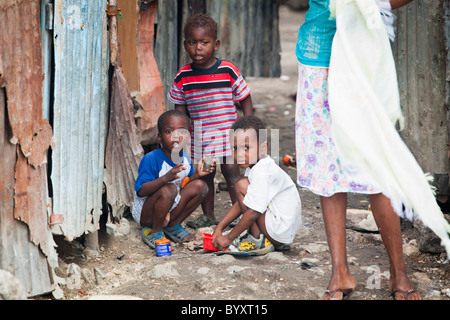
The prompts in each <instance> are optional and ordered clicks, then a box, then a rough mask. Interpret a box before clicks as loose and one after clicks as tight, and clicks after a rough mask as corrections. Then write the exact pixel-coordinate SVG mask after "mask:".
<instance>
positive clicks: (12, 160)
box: [0, 88, 57, 296]
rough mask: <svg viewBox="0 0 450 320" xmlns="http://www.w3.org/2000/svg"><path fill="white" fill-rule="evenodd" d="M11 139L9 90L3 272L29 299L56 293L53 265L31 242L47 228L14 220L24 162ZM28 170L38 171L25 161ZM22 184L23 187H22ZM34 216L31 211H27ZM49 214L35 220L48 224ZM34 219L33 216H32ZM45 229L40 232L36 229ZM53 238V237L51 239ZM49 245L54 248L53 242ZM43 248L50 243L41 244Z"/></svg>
mask: <svg viewBox="0 0 450 320" xmlns="http://www.w3.org/2000/svg"><path fill="white" fill-rule="evenodd" d="M10 138H11V128H10V126H9V121H8V119H7V115H6V95H5V89H3V88H0V150H1V157H0V202H1V205H0V269H3V270H6V271H9V272H11V273H12V274H13V275H14V276H15V277H16V278H17V279H18V280H19V281H20V282H21V283H22V284H23V285H24V287H25V288H26V290H27V294H28V296H36V295H40V294H44V293H48V292H51V291H52V290H53V287H52V280H51V277H50V274H51V270H50V269H49V261H47V258H46V256H45V255H44V254H43V253H42V251H41V250H40V249H39V247H38V245H36V244H34V243H33V242H31V241H30V236H34V235H36V234H38V235H39V233H42V234H43V235H45V234H47V235H49V233H48V232H47V225H46V224H44V225H42V224H41V223H38V224H36V223H35V221H28V224H29V225H31V226H32V227H33V228H32V229H33V230H34V232H30V231H31V230H32V229H31V228H30V229H29V228H28V226H27V224H25V223H23V222H21V221H19V220H17V219H16V218H15V217H14V212H15V201H14V197H15V194H17V193H16V192H17V186H16V185H15V170H16V162H17V161H16V160H17V154H19V155H20V156H21V157H22V158H23V156H22V155H21V151H19V150H18V147H17V146H15V145H13V144H11V143H10V142H9V140H10ZM23 162H24V163H25V167H26V168H30V169H31V170H36V169H34V168H33V167H32V166H30V165H28V164H27V163H26V160H23V161H22V163H23ZM21 184H22V183H21ZM30 191H31V192H30V193H28V194H27V197H28V196H29V197H33V196H35V192H34V191H32V190H30ZM27 212H30V213H31V210H27ZM45 212H46V210H44V211H37V212H36V211H34V212H33V215H32V216H35V217H36V218H37V219H43V220H45V222H46V214H45ZM30 216H31V215H30ZM37 226H38V227H43V228H42V229H41V230H38V232H36V227H37ZM49 236H50V237H51V234H50V235H49ZM48 243H50V244H52V243H53V241H52V240H51V241H49V242H48ZM41 244H42V245H43V246H46V245H47V243H43V242H41ZM52 255H53V257H52V258H51V259H49V260H51V261H52V264H53V266H55V265H54V264H55V262H56V259H57V258H56V253H55V251H54V250H52Z"/></svg>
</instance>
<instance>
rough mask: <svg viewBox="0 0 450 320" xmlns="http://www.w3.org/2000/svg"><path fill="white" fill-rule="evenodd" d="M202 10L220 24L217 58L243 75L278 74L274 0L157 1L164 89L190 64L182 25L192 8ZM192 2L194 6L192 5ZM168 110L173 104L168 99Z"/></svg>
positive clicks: (158, 58) (158, 52)
mask: <svg viewBox="0 0 450 320" xmlns="http://www.w3.org/2000/svg"><path fill="white" fill-rule="evenodd" d="M200 2H202V3H204V10H203V11H206V13H208V14H210V15H211V16H212V17H213V18H214V19H215V20H216V21H217V22H218V24H219V38H220V40H221V48H220V50H219V52H218V54H217V56H218V57H219V58H222V59H227V60H230V61H232V62H233V63H234V64H235V65H236V66H237V67H238V69H239V71H240V72H241V73H242V75H243V76H244V77H249V76H253V77H279V76H280V74H281V64H280V52H281V45H280V37H279V29H278V22H279V16H278V4H277V1H276V0H247V1H242V0H221V1H217V0H215V1H214V0H204V1H198V0H197V1H194V0H183V1H173V0H160V1H159V8H158V17H157V26H158V27H157V35H156V45H155V56H156V61H157V63H158V66H159V70H160V73H161V78H162V80H163V83H164V88H165V92H167V91H168V90H169V89H170V87H171V85H172V82H173V79H174V77H175V75H176V73H177V71H178V69H179V68H180V67H181V66H183V65H184V64H186V63H189V62H190V61H189V57H187V55H186V54H185V52H184V48H183V40H184V39H183V34H182V28H183V25H184V21H186V19H187V17H188V16H189V15H191V14H192V13H193V12H194V10H199V8H200V9H201V6H200V5H199V3H200ZM194 4H195V5H194ZM166 106H167V108H168V109H171V108H173V104H172V103H171V102H170V101H167V97H166Z"/></svg>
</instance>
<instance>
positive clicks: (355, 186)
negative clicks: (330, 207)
mask: <svg viewBox="0 0 450 320" xmlns="http://www.w3.org/2000/svg"><path fill="white" fill-rule="evenodd" d="M295 135H296V157H297V182H298V184H299V186H300V187H303V188H306V189H308V190H310V191H312V192H313V193H315V194H317V195H320V196H325V197H330V196H332V195H334V194H335V193H340V192H345V193H346V192H353V193H366V194H373V193H378V192H379V191H377V190H375V189H374V188H373V187H372V186H370V185H364V184H359V183H357V182H355V181H349V179H348V178H347V176H346V175H345V173H344V172H343V171H342V168H341V164H340V162H339V158H338V156H337V152H336V148H335V145H334V143H333V139H332V137H331V115H330V106H329V105H328V68H320V67H310V66H305V65H302V64H299V72H298V86H297V102H296V113H295Z"/></svg>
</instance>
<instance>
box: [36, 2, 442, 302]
mask: <svg viewBox="0 0 450 320" xmlns="http://www.w3.org/2000/svg"><path fill="white" fill-rule="evenodd" d="M303 19H304V13H303V12H293V11H290V10H289V9H287V8H286V7H283V8H282V9H281V35H282V50H283V52H282V64H283V75H282V77H280V78H279V79H259V78H248V79H247V80H248V84H249V85H250V87H251V89H252V98H253V102H254V106H255V113H256V115H257V116H259V117H261V118H262V119H264V120H265V122H266V123H267V125H268V127H269V128H271V129H279V137H280V139H279V141H280V152H279V156H283V155H284V154H293V153H294V152H295V146H294V135H293V130H294V128H293V126H294V104H295V102H294V100H293V97H294V96H295V91H296V81H297V76H296V73H297V64H296V61H295V56H294V55H293V52H294V47H295V42H296V35H297V30H298V27H299V25H300V23H301V21H302V20H303ZM272 155H273V156H274V154H272ZM275 156H276V155H275ZM281 166H282V168H284V169H285V170H286V172H287V173H288V174H289V175H290V176H291V177H292V179H294V180H295V169H292V168H287V167H285V166H283V165H281ZM217 177H218V181H217V182H218V183H219V182H220V181H221V175H218V176H217ZM299 192H300V196H301V199H302V207H303V228H301V229H300V230H299V232H298V234H297V236H296V238H295V241H294V243H293V244H292V246H291V250H290V251H287V252H272V253H268V254H266V255H264V256H260V257H253V258H250V257H247V258H237V257H233V256H230V255H222V256H216V255H215V254H213V253H211V252H209V251H205V250H204V249H203V248H202V239H201V237H200V236H199V235H198V233H199V232H200V231H203V232H205V231H206V232H211V233H212V229H209V230H208V229H206V230H197V231H194V230H191V231H192V232H196V234H197V236H196V241H193V242H191V243H188V244H176V245H173V254H172V255H171V256H167V257H156V256H155V252H154V251H153V250H151V249H150V248H148V247H147V246H146V245H145V244H144V243H143V242H142V240H141V236H140V228H139V227H138V226H137V225H136V223H135V222H134V221H133V220H132V219H131V216H127V217H125V218H124V219H123V221H122V223H121V225H120V228H119V229H120V230H121V233H122V234H121V235H116V236H112V235H109V234H107V233H106V231H105V226H104V225H103V226H102V229H101V230H100V231H99V241H100V250H99V251H92V250H90V249H88V248H86V247H84V245H83V241H82V239H78V240H76V241H73V242H70V243H68V242H66V241H64V240H62V239H58V238H57V239H56V241H57V243H58V245H59V247H58V254H59V257H60V261H59V262H60V265H59V268H58V269H57V270H56V274H57V275H58V277H59V278H60V279H59V281H60V282H61V285H60V288H61V290H60V291H57V292H55V294H54V295H55V296H56V297H57V298H59V299H63V300H87V299H99V298H106V297H108V296H115V297H116V298H117V296H120V297H121V299H128V298H139V299H145V300H154V299H161V300H187V299H189V300H231V299H232V300H316V299H318V298H319V297H320V296H322V294H323V292H324V290H325V289H326V287H327V284H328V280H329V278H330V274H331V273H330V272H331V262H330V254H329V250H328V246H327V242H326V236H325V231H324V225H323V220H322V216H321V208H320V203H319V198H318V197H317V196H315V195H313V194H311V193H310V192H307V191H302V190H299ZM368 204H369V203H368V201H367V198H366V197H365V196H361V195H351V196H349V208H350V209H349V211H348V229H347V246H348V255H349V257H348V258H349V262H350V268H351V271H352V273H353V274H354V276H355V278H356V280H357V283H358V285H357V290H356V292H355V293H354V294H353V295H352V297H351V299H355V300H386V299H388V300H389V299H392V297H391V295H390V291H389V289H388V279H389V262H388V257H387V255H386V252H385V250H384V246H383V243H382V241H381V238H380V235H379V234H378V233H377V232H376V231H375V232H373V231H371V230H373V229H372V228H373V224H372V221H371V214H370V211H368V210H367V209H368ZM230 205H231V202H230V200H229V196H228V193H227V192H226V191H222V190H221V189H219V188H217V193H216V215H217V217H218V218H220V217H222V216H223V215H224V214H225V212H226V211H227V210H228V209H229V207H230ZM199 214H201V210H200V209H198V210H197V211H196V212H195V213H194V214H193V216H192V218H196V216H198V215H199ZM188 219H191V218H188ZM402 229H403V237H404V238H403V240H404V253H405V259H406V262H407V270H408V273H409V275H410V277H411V279H412V282H413V284H414V286H416V287H417V288H418V290H419V292H420V293H421V294H422V296H423V298H424V299H429V300H449V296H450V277H449V275H450V263H449V264H443V262H444V260H445V256H444V254H440V253H436V254H430V253H423V252H420V251H419V250H418V246H417V230H416V229H415V228H414V227H413V225H412V224H411V223H410V222H408V221H402ZM42 298H46V297H42ZM51 298H52V297H51Z"/></svg>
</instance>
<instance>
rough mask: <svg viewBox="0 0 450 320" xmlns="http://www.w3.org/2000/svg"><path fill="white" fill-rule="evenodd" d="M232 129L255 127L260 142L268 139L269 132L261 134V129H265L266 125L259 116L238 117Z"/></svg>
mask: <svg viewBox="0 0 450 320" xmlns="http://www.w3.org/2000/svg"><path fill="white" fill-rule="evenodd" d="M231 129H232V130H234V131H237V130H244V131H246V130H248V129H254V130H255V131H256V138H257V139H258V142H259V143H260V144H261V143H263V142H265V141H267V134H263V135H260V130H265V129H266V125H265V124H264V122H263V121H262V120H261V119H259V118H258V117H255V116H243V117H241V118H239V119H237V120H236V121H235V122H234V123H233V125H232V126H231ZM260 139H261V140H260Z"/></svg>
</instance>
